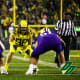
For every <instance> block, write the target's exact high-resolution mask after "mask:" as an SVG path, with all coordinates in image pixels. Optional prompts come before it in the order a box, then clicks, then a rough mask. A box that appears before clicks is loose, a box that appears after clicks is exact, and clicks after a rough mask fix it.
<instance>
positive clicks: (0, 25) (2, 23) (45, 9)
mask: <svg viewBox="0 0 80 80" xmlns="http://www.w3.org/2000/svg"><path fill="white" fill-rule="evenodd" d="M64 12H69V13H71V16H72V20H73V21H74V23H75V26H80V3H78V1H77V0H63V13H64ZM22 15H25V16H26V19H27V21H28V24H43V18H45V19H46V20H47V24H53V25H55V24H56V22H57V21H58V20H59V19H60V0H16V23H19V22H20V20H21V17H22ZM12 22H13V0H0V34H2V35H1V36H3V38H5V39H6V38H8V36H9V28H10V27H11V24H12Z"/></svg>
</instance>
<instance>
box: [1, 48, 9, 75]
mask: <svg viewBox="0 0 80 80" xmlns="http://www.w3.org/2000/svg"><path fill="white" fill-rule="evenodd" d="M2 52H3V49H2V47H1V46H0V68H1V74H8V72H6V70H5V68H4V58H3V55H2Z"/></svg>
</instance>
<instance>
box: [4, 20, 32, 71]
mask: <svg viewBox="0 0 80 80" xmlns="http://www.w3.org/2000/svg"><path fill="white" fill-rule="evenodd" d="M15 30H16V31H14V32H13V33H12V34H11V36H10V39H9V43H10V51H9V54H8V57H7V60H6V64H5V69H6V71H7V70H8V65H9V63H10V62H11V60H12V57H13V55H14V53H15V52H16V51H18V52H20V53H24V54H25V55H31V53H32V49H31V44H32V34H31V32H30V29H29V28H28V27H27V23H26V22H25V20H22V21H21V27H16V28H15ZM15 32H16V33H15Z"/></svg>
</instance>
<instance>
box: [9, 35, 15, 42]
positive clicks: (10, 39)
mask: <svg viewBox="0 0 80 80" xmlns="http://www.w3.org/2000/svg"><path fill="white" fill-rule="evenodd" d="M13 40H14V35H13V34H11V35H10V38H9V41H10V42H12V41H13Z"/></svg>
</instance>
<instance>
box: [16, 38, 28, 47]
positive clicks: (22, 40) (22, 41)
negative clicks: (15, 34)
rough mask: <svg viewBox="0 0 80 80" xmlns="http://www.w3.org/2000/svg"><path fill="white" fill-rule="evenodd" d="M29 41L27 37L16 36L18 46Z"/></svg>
mask: <svg viewBox="0 0 80 80" xmlns="http://www.w3.org/2000/svg"><path fill="white" fill-rule="evenodd" d="M27 41H28V40H27V39H19V38H16V45H17V46H23V45H25V43H26V42H27Z"/></svg>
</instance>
